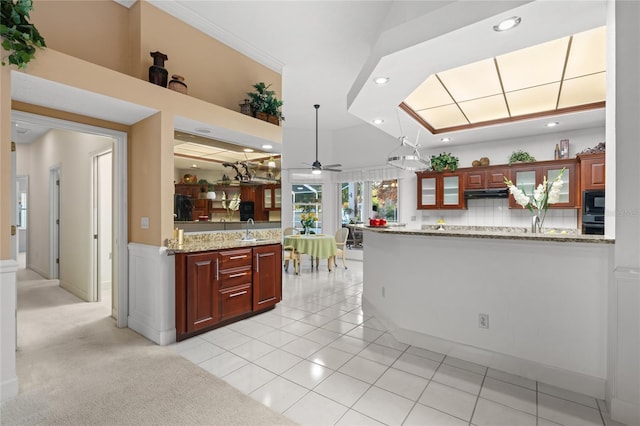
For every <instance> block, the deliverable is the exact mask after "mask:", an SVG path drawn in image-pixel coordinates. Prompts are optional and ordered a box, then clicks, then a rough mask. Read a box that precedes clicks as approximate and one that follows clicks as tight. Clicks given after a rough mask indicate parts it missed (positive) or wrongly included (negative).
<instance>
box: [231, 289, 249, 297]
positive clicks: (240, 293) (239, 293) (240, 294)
mask: <svg viewBox="0 0 640 426" xmlns="http://www.w3.org/2000/svg"><path fill="white" fill-rule="evenodd" d="M243 294H247V290H244V291H239V292H237V293H233V294H230V295H229V299H231V298H232V297H236V296H242V295H243Z"/></svg>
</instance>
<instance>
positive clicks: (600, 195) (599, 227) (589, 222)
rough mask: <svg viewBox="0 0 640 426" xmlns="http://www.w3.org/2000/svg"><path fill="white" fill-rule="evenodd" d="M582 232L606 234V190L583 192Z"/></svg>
mask: <svg viewBox="0 0 640 426" xmlns="http://www.w3.org/2000/svg"><path fill="white" fill-rule="evenodd" d="M582 233H583V234H591V235H604V191H602V190H598V191H584V192H583V193H582Z"/></svg>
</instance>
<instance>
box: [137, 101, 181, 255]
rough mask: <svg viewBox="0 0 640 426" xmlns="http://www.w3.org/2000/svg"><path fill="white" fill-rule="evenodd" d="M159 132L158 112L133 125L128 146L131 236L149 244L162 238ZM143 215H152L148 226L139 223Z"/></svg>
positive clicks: (149, 216) (159, 114)
mask: <svg viewBox="0 0 640 426" xmlns="http://www.w3.org/2000/svg"><path fill="white" fill-rule="evenodd" d="M160 131H161V113H157V114H155V115H153V116H151V117H149V118H147V119H145V120H142V121H140V122H138V123H136V124H135V125H133V126H132V127H131V141H129V146H128V149H129V152H128V154H129V155H128V156H129V165H128V173H129V224H130V227H129V239H130V241H135V242H137V243H142V244H149V245H158V243H159V242H160V240H161V231H160V229H161V217H162V209H161V204H160V199H161V198H162V197H161V185H160V181H161V179H160V169H161V164H160V150H159V149H158V145H159V141H160V140H161V134H160ZM171 213H173V211H172V212H171ZM142 217H148V218H149V229H142V227H141V226H140V221H141V218H142Z"/></svg>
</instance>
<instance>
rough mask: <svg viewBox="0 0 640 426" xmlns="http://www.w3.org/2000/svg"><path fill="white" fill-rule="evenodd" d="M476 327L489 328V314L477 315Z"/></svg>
mask: <svg viewBox="0 0 640 426" xmlns="http://www.w3.org/2000/svg"><path fill="white" fill-rule="evenodd" d="M478 327H480V328H489V314H479V315H478Z"/></svg>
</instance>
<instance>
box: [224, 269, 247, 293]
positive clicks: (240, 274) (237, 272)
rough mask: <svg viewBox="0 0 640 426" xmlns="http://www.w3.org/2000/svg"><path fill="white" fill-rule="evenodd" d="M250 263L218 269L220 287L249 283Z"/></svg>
mask: <svg viewBox="0 0 640 426" xmlns="http://www.w3.org/2000/svg"><path fill="white" fill-rule="evenodd" d="M251 281H252V273H251V265H249V266H241V267H239V268H233V269H223V270H221V271H220V288H221V289H222V288H228V287H235V286H239V285H242V284H247V283H249V284H250V283H251Z"/></svg>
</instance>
